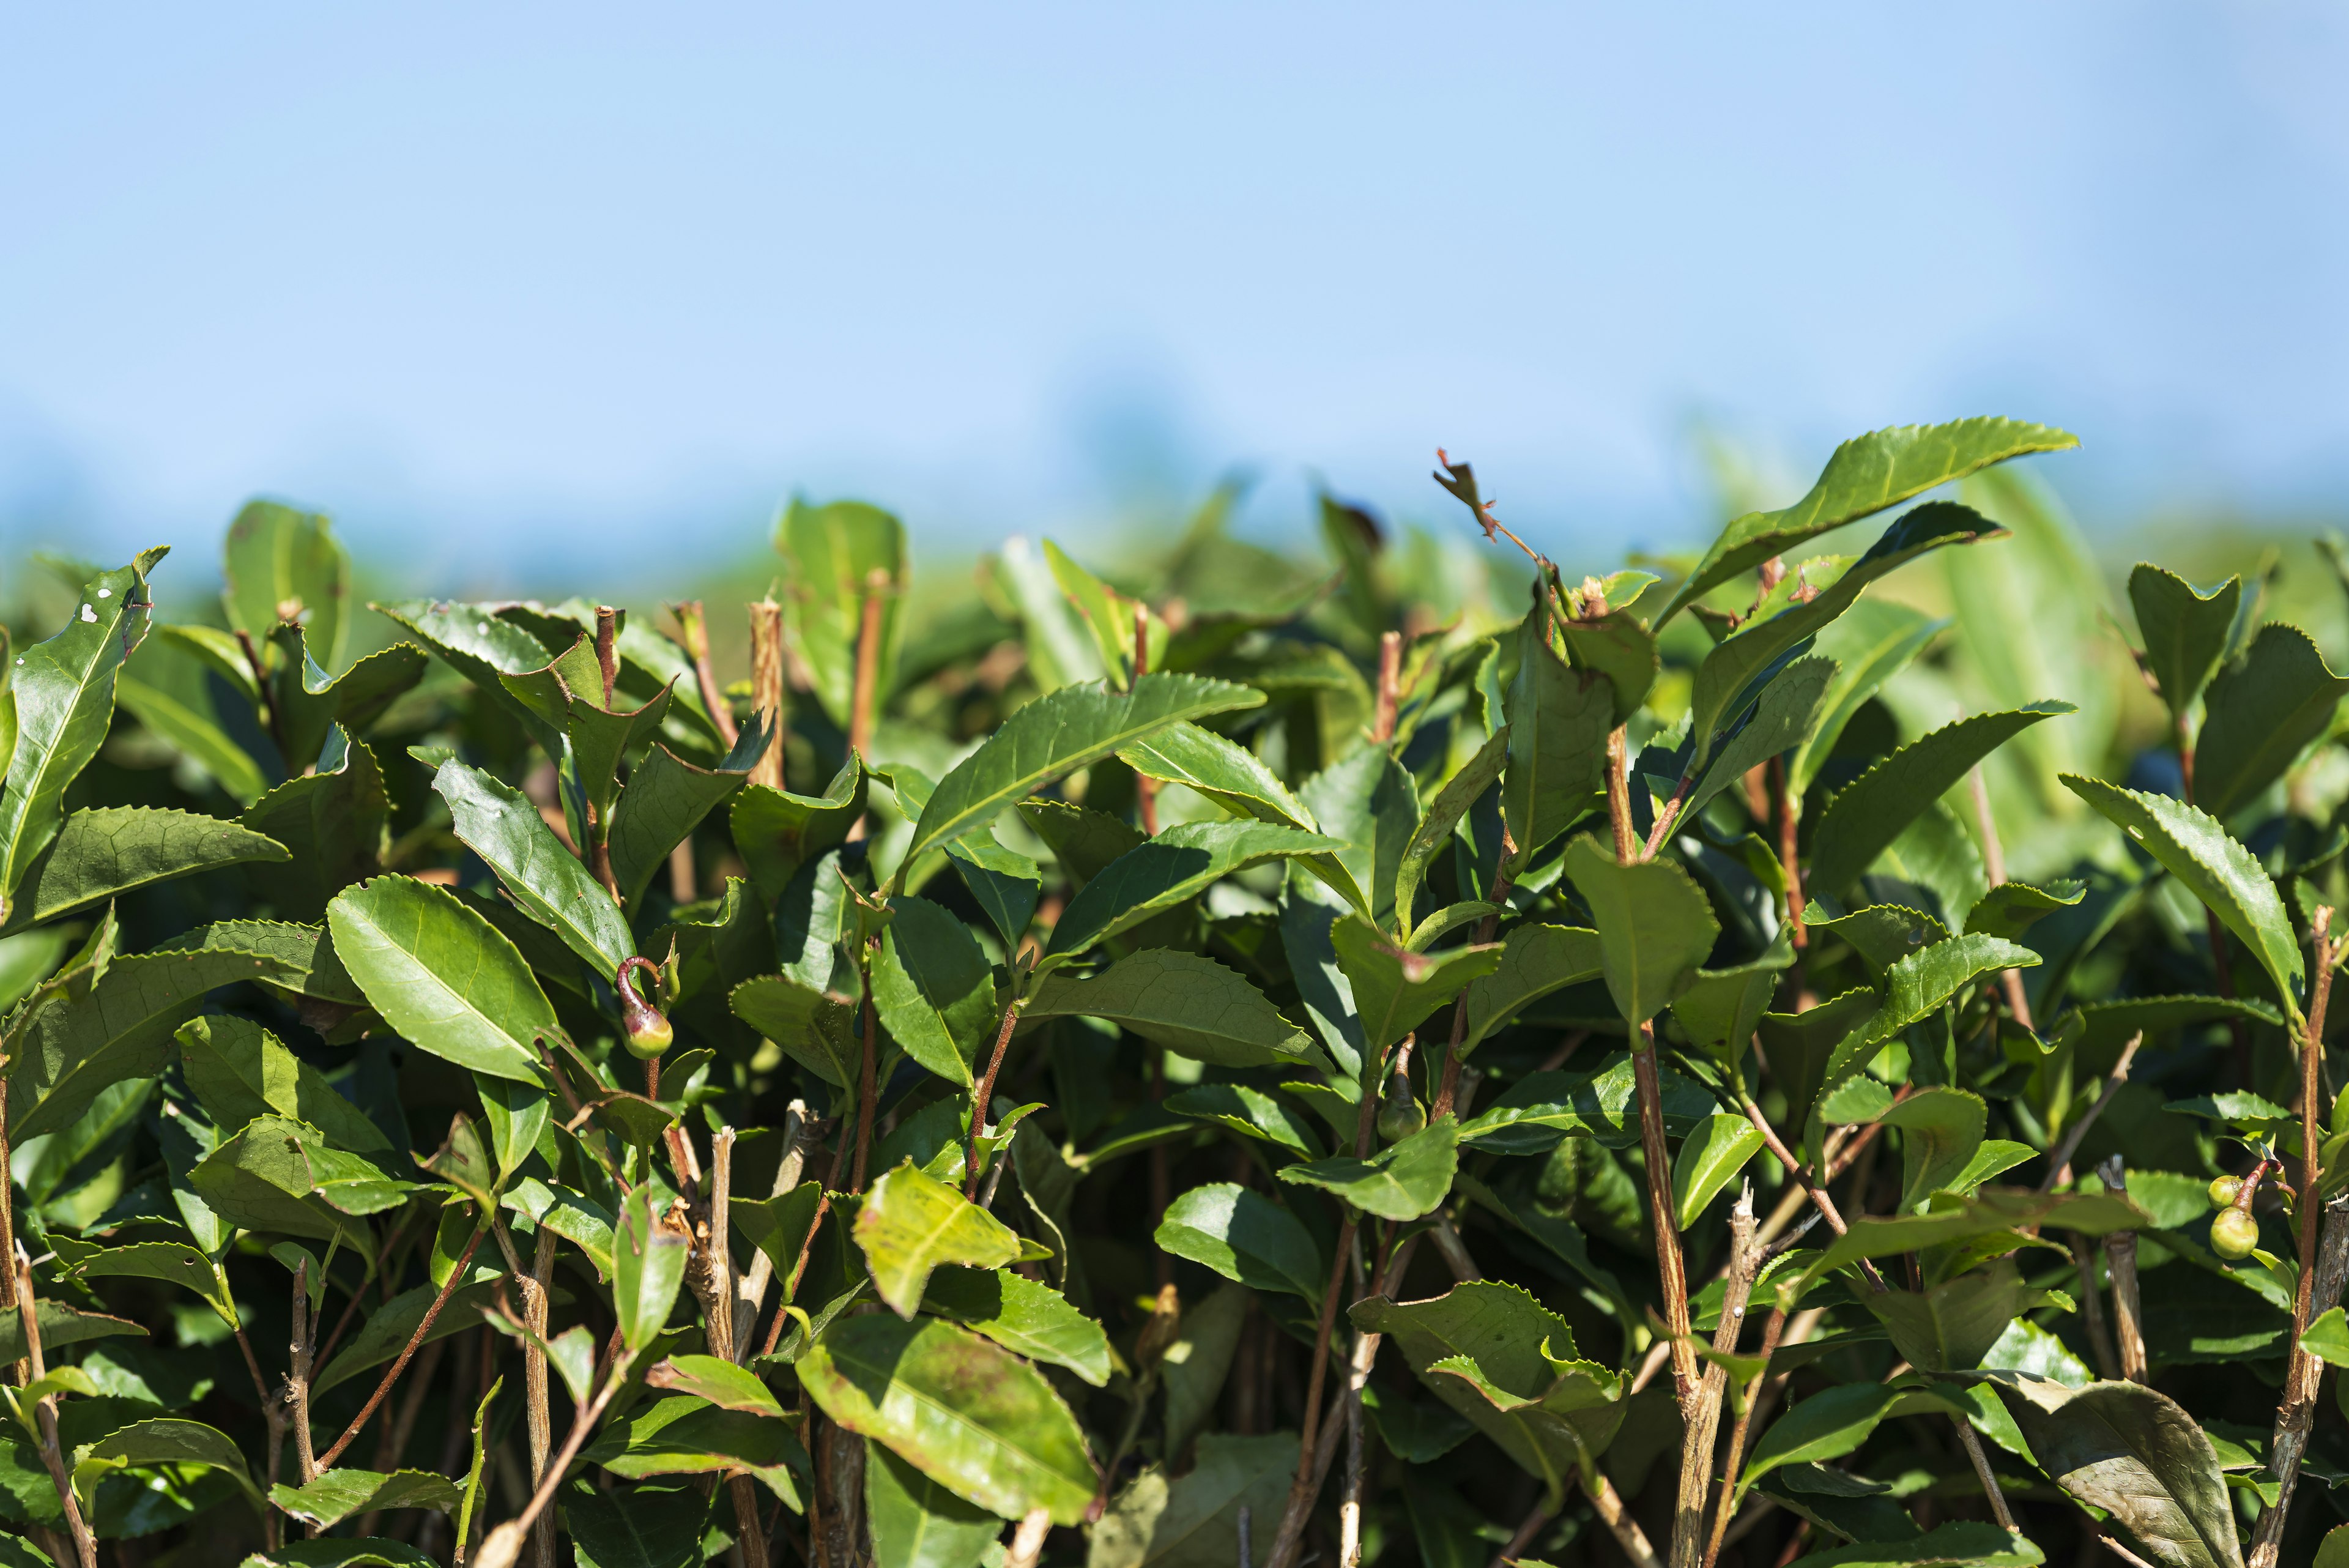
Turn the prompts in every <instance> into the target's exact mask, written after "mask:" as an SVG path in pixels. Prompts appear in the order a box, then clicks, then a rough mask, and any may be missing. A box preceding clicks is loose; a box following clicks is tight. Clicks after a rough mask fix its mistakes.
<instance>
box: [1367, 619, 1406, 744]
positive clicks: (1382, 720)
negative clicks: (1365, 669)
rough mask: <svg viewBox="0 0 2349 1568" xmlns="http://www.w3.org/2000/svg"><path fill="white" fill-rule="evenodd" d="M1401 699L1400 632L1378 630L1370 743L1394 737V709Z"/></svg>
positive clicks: (1380, 742)
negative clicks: (1377, 676) (1376, 678)
mask: <svg viewBox="0 0 2349 1568" xmlns="http://www.w3.org/2000/svg"><path fill="white" fill-rule="evenodd" d="M1401 705H1402V633H1401V632H1399V631H1382V632H1381V633H1380V634H1379V684H1378V697H1377V702H1376V705H1375V706H1374V707H1373V708H1372V709H1371V744H1372V745H1374V746H1383V745H1385V744H1387V742H1390V741H1392V740H1393V739H1394V732H1395V710H1396V709H1397V708H1399V707H1400V706H1401Z"/></svg>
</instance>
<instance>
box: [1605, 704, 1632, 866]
mask: <svg viewBox="0 0 2349 1568" xmlns="http://www.w3.org/2000/svg"><path fill="white" fill-rule="evenodd" d="M1630 766H1631V759H1630V742H1628V741H1626V740H1625V739H1624V737H1623V728H1622V726H1621V725H1617V726H1616V727H1615V728H1614V729H1612V730H1609V732H1607V820H1608V822H1609V825H1610V826H1613V828H1614V829H1615V864H1617V865H1618V866H1629V865H1630V864H1631V863H1632V862H1633V861H1634V860H1637V859H1638V858H1639V857H1640V847H1639V839H1638V838H1637V837H1636V836H1634V835H1633V833H1632V831H1631V781H1630Z"/></svg>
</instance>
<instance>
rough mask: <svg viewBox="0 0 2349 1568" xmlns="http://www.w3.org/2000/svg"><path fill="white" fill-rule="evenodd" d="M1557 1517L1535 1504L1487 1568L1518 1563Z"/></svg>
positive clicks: (1541, 1504)
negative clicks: (1543, 1530)
mask: <svg viewBox="0 0 2349 1568" xmlns="http://www.w3.org/2000/svg"><path fill="white" fill-rule="evenodd" d="M1556 1517H1557V1516H1556V1515H1555V1514H1553V1513H1552V1512H1551V1511H1550V1509H1549V1504H1548V1503H1547V1502H1537V1503H1536V1504H1534V1511H1532V1512H1531V1513H1528V1514H1527V1515H1526V1518H1525V1522H1524V1523H1522V1524H1520V1525H1518V1526H1517V1530H1516V1534H1514V1535H1512V1536H1510V1537H1509V1540H1508V1544H1506V1546H1503V1547H1502V1548H1501V1549H1500V1550H1499V1551H1498V1552H1494V1553H1493V1561H1492V1562H1491V1563H1488V1564H1487V1565H1486V1568H1509V1564H1511V1563H1515V1562H1516V1560H1517V1559H1518V1558H1519V1557H1520V1556H1522V1555H1523V1554H1524V1552H1525V1550H1526V1547H1528V1546H1531V1545H1532V1544H1533V1543H1534V1537H1535V1536H1537V1535H1539V1534H1540V1533H1541V1527H1542V1526H1543V1525H1545V1524H1547V1523H1548V1522H1549V1521H1551V1520H1552V1519H1554V1518H1556ZM1345 1568H1354V1565H1353V1564H1352V1563H1347V1564H1346V1565H1345Z"/></svg>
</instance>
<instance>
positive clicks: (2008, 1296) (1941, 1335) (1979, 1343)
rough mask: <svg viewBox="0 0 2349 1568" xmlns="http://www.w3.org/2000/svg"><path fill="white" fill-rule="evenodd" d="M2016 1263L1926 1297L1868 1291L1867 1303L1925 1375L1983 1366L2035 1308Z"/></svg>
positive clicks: (2034, 1296)
mask: <svg viewBox="0 0 2349 1568" xmlns="http://www.w3.org/2000/svg"><path fill="white" fill-rule="evenodd" d="M2041 1300H2042V1297H2041V1295H2040V1293H2038V1292H2037V1291H2034V1290H2032V1289H2030V1288H2028V1287H2027V1286H2025V1285H2024V1284H2023V1279H2022V1276H2021V1275H2020V1274H2019V1273H2018V1272H2016V1269H2015V1266H2014V1260H2013V1259H2012V1258H2000V1259H1997V1260H1996V1261H1994V1262H1991V1263H1989V1264H1987V1265H1985V1266H1984V1267H1982V1268H1980V1269H1976V1270H1974V1271H1973V1272H1970V1273H1964V1274H1960V1275H1959V1276H1958V1277H1957V1278H1956V1279H1954V1280H1951V1281H1949V1282H1947V1283H1944V1284H1939V1285H1935V1286H1934V1287H1933V1288H1932V1289H1930V1290H1927V1291H1870V1292H1868V1293H1866V1295H1865V1296H1864V1298H1863V1302H1864V1304H1865V1305H1866V1306H1867V1308H1868V1311H1869V1312H1871V1313H1874V1314H1876V1318H1877V1321H1878V1322H1879V1323H1881V1324H1884V1326H1885V1329H1886V1331H1887V1332H1889V1334H1891V1335H1892V1344H1893V1345H1894V1347H1895V1348H1897V1349H1898V1350H1899V1352H1900V1354H1901V1355H1903V1356H1904V1357H1906V1358H1907V1359H1908V1361H1909V1364H1910V1365H1911V1366H1918V1367H1921V1368H1922V1369H1924V1370H1925V1371H1927V1372H1960V1371H1966V1370H1970V1369H1971V1368H1973V1367H1976V1366H1981V1365H1982V1357H1983V1356H1985V1355H1989V1354H1990V1351H1991V1347H1992V1345H1996V1344H1997V1343H1998V1342H1999V1339H2000V1337H2001V1336H2002V1335H2003V1334H2005V1333H2006V1330H2007V1325H2008V1324H2012V1323H2013V1322H2015V1321H2016V1319H2018V1318H2019V1317H2021V1316H2022V1314H2023V1313H2024V1312H2026V1311H2028V1310H2029V1309H2030V1308H2032V1307H2034V1306H2037V1305H2038V1304H2039V1303H2040V1302H2041Z"/></svg>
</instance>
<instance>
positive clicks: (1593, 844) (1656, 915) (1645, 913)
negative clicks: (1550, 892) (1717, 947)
mask: <svg viewBox="0 0 2349 1568" xmlns="http://www.w3.org/2000/svg"><path fill="white" fill-rule="evenodd" d="M1566 874H1567V877H1568V879H1569V880H1571V881H1572V882H1573V884H1574V887H1575V890H1576V891H1577V892H1578V893H1580V894H1581V895H1582V898H1583V901H1584V902H1585V903H1587V904H1588V905H1589V906H1590V915H1591V919H1592V922H1593V923H1594V924H1595V925H1597V927H1598V928H1599V950H1600V953H1601V954H1602V956H1603V959H1604V961H1605V966H1606V974H1607V990H1608V992H1609V994H1611V995H1612V996H1613V997H1614V999H1615V1005H1616V1007H1617V1008H1618V1009H1619V1010H1620V1011H1621V1012H1622V1014H1623V1016H1624V1018H1625V1019H1626V1020H1627V1021H1628V1022H1630V1023H1646V1022H1647V1021H1648V1020H1650V1019H1651V1018H1653V1017H1654V1016H1655V1015H1656V1014H1657V1013H1659V1012H1662V1011H1663V1010H1664V1006H1665V1004H1666V1003H1667V1002H1671V999H1672V998H1673V996H1675V995H1676V994H1678V993H1679V992H1681V991H1682V990H1683V989H1685V988H1686V986H1687V985H1688V983H1689V982H1690V981H1691V980H1692V978H1693V976H1694V973H1695V970H1696V967H1697V965H1699V964H1701V963H1702V962H1703V961H1704V960H1705V955H1706V954H1708V953H1710V952H1711V951H1712V950H1713V940H1714V939H1715V938H1716V937H1718V936H1719V935H1720V934H1721V928H1720V926H1719V924H1718V923H1717V922H1715V920H1714V919H1713V908H1712V906H1711V905H1710V904H1708V903H1707V902H1706V901H1705V897H1704V894H1703V892H1702V890H1700V889H1699V888H1698V887H1697V885H1696V883H1695V882H1694V881H1693V880H1692V879H1691V878H1690V877H1689V874H1688V873H1687V872H1685V871H1683V870H1682V869H1681V868H1680V867H1678V866H1676V865H1674V864H1673V863H1672V862H1671V861H1669V860H1649V861H1643V862H1639V863H1636V864H1633V865H1630V866H1619V865H1617V864H1616V862H1615V857H1614V856H1613V855H1611V854H1609V852H1608V851H1607V850H1605V849H1604V848H1602V847H1600V846H1599V841H1598V840H1597V839H1596V838H1593V837H1590V836H1588V835H1585V836H1583V837H1580V838H1578V839H1576V840H1575V841H1574V842H1573V843H1572V844H1570V845H1568V846H1567V850H1566Z"/></svg>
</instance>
